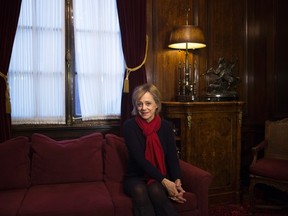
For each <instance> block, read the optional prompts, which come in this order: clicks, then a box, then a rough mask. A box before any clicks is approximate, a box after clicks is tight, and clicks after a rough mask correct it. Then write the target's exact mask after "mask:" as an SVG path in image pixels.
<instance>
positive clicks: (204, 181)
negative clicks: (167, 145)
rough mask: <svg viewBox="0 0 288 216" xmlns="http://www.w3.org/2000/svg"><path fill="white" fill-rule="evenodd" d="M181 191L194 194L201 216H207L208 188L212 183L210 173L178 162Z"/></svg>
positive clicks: (181, 161) (183, 162) (180, 161)
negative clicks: (180, 175)
mask: <svg viewBox="0 0 288 216" xmlns="http://www.w3.org/2000/svg"><path fill="white" fill-rule="evenodd" d="M179 163H180V169H181V174H182V178H181V181H182V185H183V189H184V190H185V191H187V192H192V193H195V194H196V196H197V202H198V204H197V205H198V209H199V211H200V212H201V215H208V187H209V185H210V184H211V182H212V178H213V177H212V175H211V173H209V172H207V171H205V170H202V169H200V168H198V167H196V166H194V165H192V164H189V163H187V162H185V161H183V160H179Z"/></svg>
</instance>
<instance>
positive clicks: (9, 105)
mask: <svg viewBox="0 0 288 216" xmlns="http://www.w3.org/2000/svg"><path fill="white" fill-rule="evenodd" d="M0 77H2V78H3V79H4V80H5V83H6V92H5V98H6V103H5V105H6V113H7V114H10V113H11V101H10V94H9V85H8V77H7V76H6V75H5V74H3V73H2V72H1V71H0Z"/></svg>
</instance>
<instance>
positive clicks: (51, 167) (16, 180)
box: [0, 133, 212, 216]
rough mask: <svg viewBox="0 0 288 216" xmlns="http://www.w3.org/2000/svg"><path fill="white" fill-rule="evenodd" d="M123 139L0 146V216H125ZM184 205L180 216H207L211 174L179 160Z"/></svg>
mask: <svg viewBox="0 0 288 216" xmlns="http://www.w3.org/2000/svg"><path fill="white" fill-rule="evenodd" d="M126 160H127V151H126V147H125V144H124V142H123V138H121V137H118V136H116V135H112V134H106V135H105V137H104V135H103V134H101V133H93V134H90V135H86V136H83V137H80V138H79V139H73V140H63V141H56V140H54V139H51V138H49V137H47V136H45V135H42V134H33V135H32V136H31V140H29V139H28V138H27V137H17V138H13V139H11V140H8V141H5V142H3V143H1V144H0V174H1V177H0V216H16V215H17V216H65V215H67V216H112V215H113V216H129V215H132V204H131V200H130V198H129V197H128V196H126V195H125V194H124V193H123V190H122V179H123V176H124V172H125V168H126ZM180 165H181V169H182V175H183V178H182V181H183V187H184V188H185V189H186V194H185V197H186V199H187V200H188V201H187V202H186V203H185V204H176V203H175V206H176V208H177V211H178V212H179V215H182V216H188V215H189V216H192V215H201V216H205V215H208V186H209V184H210V183H211V181H212V176H211V174H210V173H208V172H206V171H204V170H201V169H199V168H197V167H195V166H193V165H191V164H188V163H186V162H184V161H180Z"/></svg>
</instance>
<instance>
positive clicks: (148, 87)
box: [132, 83, 161, 115]
mask: <svg viewBox="0 0 288 216" xmlns="http://www.w3.org/2000/svg"><path fill="white" fill-rule="evenodd" d="M146 92H149V93H150V94H151V95H152V97H153V99H154V101H155V103H156V105H157V107H158V108H157V109H156V114H158V113H159V112H160V111H161V94H160V92H159V90H158V89H157V87H156V86H155V85H153V84H149V83H145V84H143V85H140V86H137V87H136V88H135V89H134V91H133V94H132V105H133V110H132V115H136V114H137V113H138V111H137V101H138V100H139V99H140V98H141V97H142V96H143V95H144V94H145V93H146Z"/></svg>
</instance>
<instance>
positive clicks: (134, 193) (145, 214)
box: [129, 182, 155, 216]
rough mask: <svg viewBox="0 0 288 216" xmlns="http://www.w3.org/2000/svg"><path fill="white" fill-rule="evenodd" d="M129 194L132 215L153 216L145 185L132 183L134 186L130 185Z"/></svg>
mask: <svg viewBox="0 0 288 216" xmlns="http://www.w3.org/2000/svg"><path fill="white" fill-rule="evenodd" d="M129 192H130V196H131V198H132V202H133V213H134V215H135V216H155V212H154V208H153V205H152V203H151V201H150V198H149V195H148V191H147V184H146V183H144V182H137V183H135V182H134V184H132V185H131V187H130V189H129Z"/></svg>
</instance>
